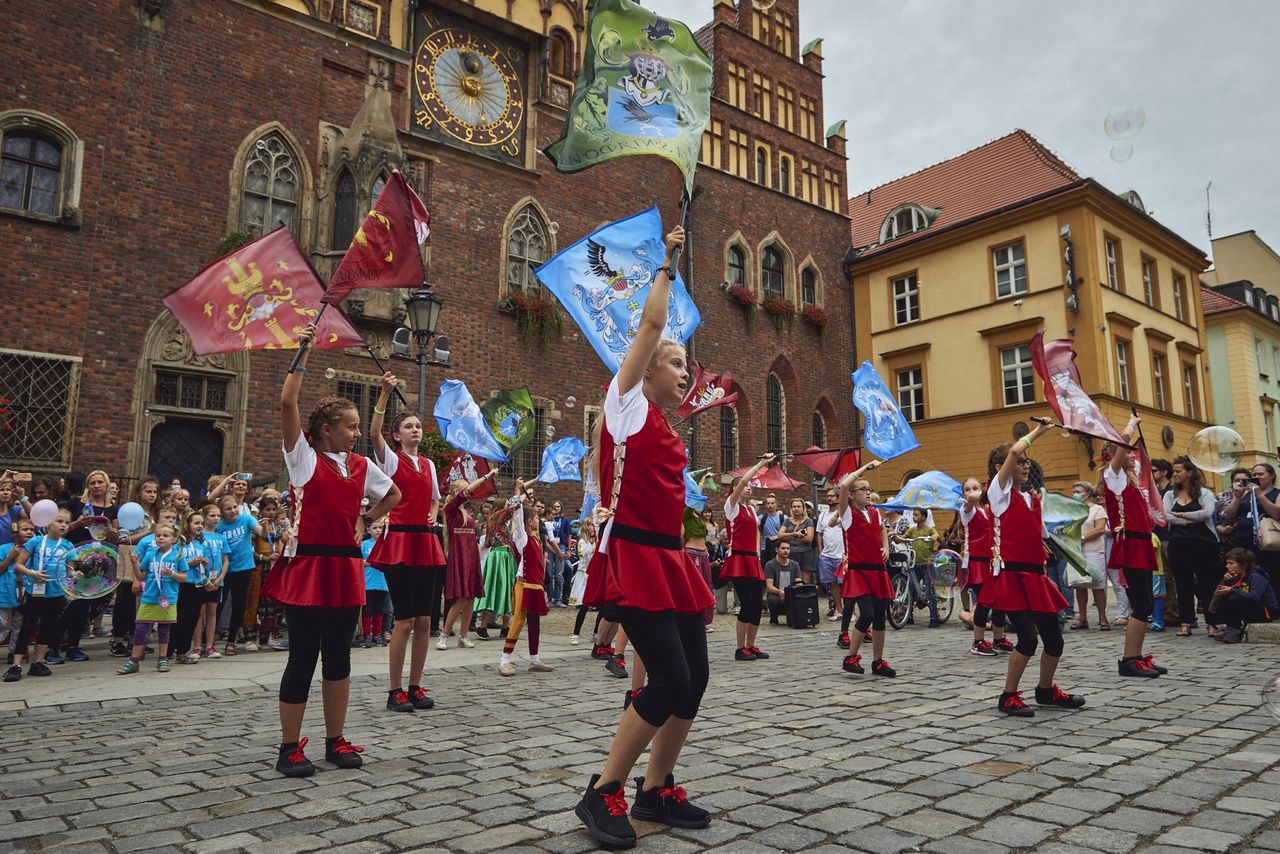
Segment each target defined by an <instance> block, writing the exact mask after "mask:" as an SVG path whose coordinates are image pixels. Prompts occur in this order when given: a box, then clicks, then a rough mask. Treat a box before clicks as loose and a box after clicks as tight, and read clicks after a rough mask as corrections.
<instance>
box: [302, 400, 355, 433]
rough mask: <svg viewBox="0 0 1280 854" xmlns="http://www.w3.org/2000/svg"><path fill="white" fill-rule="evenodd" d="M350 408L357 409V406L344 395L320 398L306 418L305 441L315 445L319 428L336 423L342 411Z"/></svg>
mask: <svg viewBox="0 0 1280 854" xmlns="http://www.w3.org/2000/svg"><path fill="white" fill-rule="evenodd" d="M351 409H356V410H357V411H358V407H357V406H356V405H355V404H354V403H352V402H351V401H350V400H348V399H347V398H345V397H322V398H320V401H319V402H318V403H316V408H315V409H313V410H311V417H310V418H308V419H307V431H306V435H307V443H308V444H311V445H315V443H316V439H317V438H319V436H320V428H321V427H322V426H333V425H334V424H337V423H338V419H339V418H341V417H342V413H344V412H346V411H348V410H351Z"/></svg>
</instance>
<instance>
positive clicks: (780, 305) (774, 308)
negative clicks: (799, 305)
mask: <svg viewBox="0 0 1280 854" xmlns="http://www.w3.org/2000/svg"><path fill="white" fill-rule="evenodd" d="M761 308H763V309H764V313H765V314H767V315H769V316H770V317H772V318H773V325H774V326H775V327H777V329H778V331H779V332H781V331H782V330H783V328H784V327H785V326H786V325H787V324H788V323H790V322H791V318H793V317H794V316H795V313H796V306H795V303H793V302H792V301H791V300H789V299H787V298H786V297H784V296H779V295H778V294H767V295H766V296H765V298H764V301H763V302H762V303H761Z"/></svg>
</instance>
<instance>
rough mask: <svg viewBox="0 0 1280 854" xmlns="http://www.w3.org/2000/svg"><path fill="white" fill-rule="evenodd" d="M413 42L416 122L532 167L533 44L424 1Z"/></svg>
mask: <svg viewBox="0 0 1280 854" xmlns="http://www.w3.org/2000/svg"><path fill="white" fill-rule="evenodd" d="M412 43H413V49H414V56H413V64H412V66H411V68H410V75H409V76H410V88H411V89H412V96H413V112H412V115H411V116H410V119H409V127H410V129H411V130H412V131H413V132H415V133H418V134H421V135H423V136H426V137H429V138H431V139H434V140H438V141H440V142H443V143H446V144H448V145H453V146H457V147H459V148H463V149H466V150H468V151H472V152H475V153H477V154H483V155H485V156H487V157H492V158H494V159H496V160H502V161H505V162H507V163H511V164H513V165H515V166H524V164H525V128H526V123H527V116H528V111H529V102H528V93H527V91H526V85H527V82H528V79H529V75H528V70H529V51H528V46H527V45H526V44H523V43H521V42H519V41H517V40H515V39H512V38H510V37H508V36H505V35H503V34H501V33H498V32H494V31H491V30H487V29H485V28H484V27H483V26H481V25H480V24H478V23H476V22H475V21H472V20H470V19H469V18H464V17H462V16H461V15H456V14H453V13H451V12H449V11H448V10H445V9H441V8H439V7H438V6H436V5H435V4H434V3H420V4H418V7H417V9H416V11H415V12H414V15H413V42H412Z"/></svg>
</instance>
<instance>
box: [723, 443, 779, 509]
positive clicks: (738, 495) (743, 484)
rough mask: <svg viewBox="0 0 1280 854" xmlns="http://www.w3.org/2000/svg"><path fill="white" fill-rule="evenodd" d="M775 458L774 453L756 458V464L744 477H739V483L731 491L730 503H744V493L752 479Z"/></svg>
mask: <svg viewBox="0 0 1280 854" xmlns="http://www.w3.org/2000/svg"><path fill="white" fill-rule="evenodd" d="M773 459H774V455H773V454H764V455H762V456H761V457H760V459H758V460H756V464H755V465H753V466H752V467H751V469H750V470H749V471H748V472H747V473H746V474H744V475H743V476H742V477H740V478H739V479H738V485H737V486H735V487H734V488H733V491H732V492H730V493H729V503H730V504H735V505H736V504H741V503H742V494H743V493H744V492H746V491H747V487H748V486H750V485H751V481H752V479H753V478H755V476H756V475H758V474H759V473H760V470H761V469H762V468H764V467H765V466H767V465H769V463H771V462H773Z"/></svg>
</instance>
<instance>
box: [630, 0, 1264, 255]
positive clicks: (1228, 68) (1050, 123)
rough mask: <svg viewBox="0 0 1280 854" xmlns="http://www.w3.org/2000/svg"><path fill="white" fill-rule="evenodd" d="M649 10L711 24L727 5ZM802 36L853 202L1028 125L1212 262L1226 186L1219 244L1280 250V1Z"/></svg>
mask: <svg viewBox="0 0 1280 854" xmlns="http://www.w3.org/2000/svg"><path fill="white" fill-rule="evenodd" d="M642 2H643V3H644V5H645V6H647V7H648V8H650V9H652V10H653V11H655V12H658V13H659V14H663V15H671V16H673V17H676V18H679V19H680V20H683V21H684V22H685V23H687V24H689V25H690V26H691V27H693V28H695V29H696V28H697V27H699V26H701V25H703V24H705V23H706V22H707V21H709V20H710V19H711V0H642ZM691 9H692V10H693V11H692V12H691V11H690V10H691ZM800 37H801V39H800V40H801V44H804V43H806V42H808V41H809V40H810V39H814V38H818V37H821V38H822V39H823V40H824V42H823V49H822V52H823V70H824V72H825V73H826V87H825V115H824V120H825V122H826V123H827V124H828V125H829V124H831V123H833V122H835V121H836V120H837V119H847V120H848V126H847V132H848V136H849V146H848V153H849V191H850V193H852V194H857V193H859V192H862V191H863V190H866V189H867V188H869V187H875V186H877V185H879V184H882V183H884V182H886V181H891V180H893V179H894V178H898V177H900V176H902V175H905V174H908V173H910V172H914V171H916V170H918V169H920V168H922V167H924V166H928V165H930V164H932V163H936V162H938V161H940V160H945V159H947V158H949V157H954V156H955V155H957V154H960V153H962V152H964V151H967V150H969V149H971V148H974V147H975V146H979V145H982V144H983V143H985V142H989V141H990V140H992V139H995V138H997V137H1000V136H1003V135H1004V134H1006V133H1008V132H1010V131H1011V130H1013V129H1014V128H1019V127H1020V128H1023V129H1025V130H1027V131H1029V132H1030V133H1031V134H1033V135H1034V136H1035V137H1036V138H1038V139H1039V140H1040V141H1041V142H1042V143H1043V144H1044V145H1046V146H1048V147H1049V148H1050V149H1051V150H1052V151H1054V152H1055V153H1056V154H1057V155H1058V156H1059V157H1061V158H1062V159H1063V160H1065V161H1066V162H1067V164H1068V165H1070V166H1071V167H1072V168H1074V169H1075V170H1076V171H1077V172H1079V173H1080V174H1082V175H1085V176H1087V177H1091V178H1095V179H1097V180H1098V181H1100V182H1101V183H1103V184H1104V185H1106V186H1107V187H1108V188H1110V189H1112V190H1114V191H1116V192H1124V191H1126V190H1130V189H1133V190H1137V191H1138V194H1139V195H1141V196H1142V199H1143V201H1144V202H1145V203H1146V205H1147V208H1148V210H1149V211H1150V212H1151V213H1152V214H1153V215H1154V216H1155V217H1156V219H1158V220H1160V221H1161V222H1162V223H1164V224H1165V225H1167V226H1169V227H1170V228H1172V229H1173V230H1174V231H1176V232H1178V233H1179V234H1180V235H1182V236H1183V237H1184V238H1186V239H1187V240H1188V241H1190V242H1191V243H1193V244H1195V245H1196V246H1199V247H1200V248H1201V249H1203V250H1205V251H1206V252H1208V251H1209V240H1208V235H1207V233H1206V230H1205V185H1206V184H1208V183H1209V182H1210V181H1212V182H1213V188H1212V191H1211V192H1212V210H1213V233H1214V234H1215V235H1217V236H1219V237H1222V236H1224V235H1227V234H1233V233H1235V232H1239V231H1247V230H1250V229H1252V230H1255V231H1257V232H1258V234H1259V236H1260V237H1261V238H1262V239H1263V240H1265V241H1266V242H1267V243H1269V244H1270V245H1271V247H1272V248H1274V249H1276V250H1277V251H1280V171H1278V169H1277V156H1276V150H1277V146H1278V145H1280V103H1278V97H1277V92H1280V2H1274V0H1213V2H1208V0H1073V1H1072V2H1050V0H801V2H800ZM1133 106H1136V107H1139V108H1141V109H1142V110H1144V111H1145V114H1146V123H1145V125H1144V126H1143V127H1142V129H1141V130H1140V131H1139V132H1138V133H1137V134H1136V135H1135V136H1133V137H1132V138H1130V139H1128V140H1124V141H1117V140H1115V139H1112V138H1111V137H1109V136H1108V135H1107V133H1106V132H1105V131H1104V121H1105V119H1106V116H1107V114H1108V113H1110V112H1112V111H1113V110H1117V109H1120V108H1124V107H1133ZM1124 146H1130V147H1131V150H1130V149H1128V148H1125V147H1124ZM1268 152H1270V153H1268ZM1126 158H1127V159H1126ZM920 201H922V202H925V203H927V201H928V200H927V199H921V200H920Z"/></svg>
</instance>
